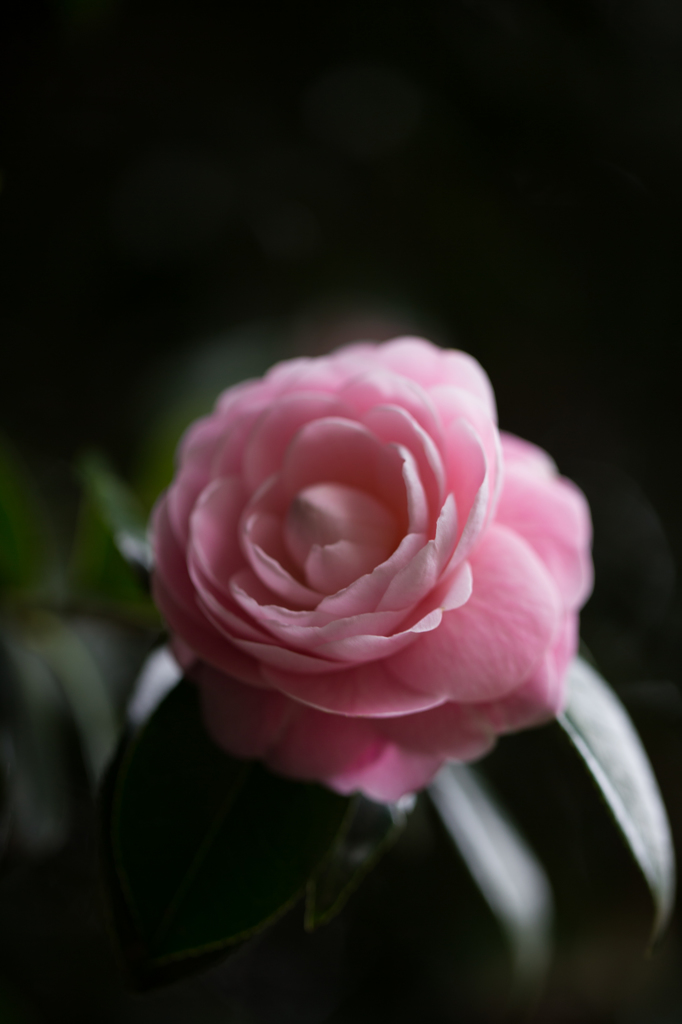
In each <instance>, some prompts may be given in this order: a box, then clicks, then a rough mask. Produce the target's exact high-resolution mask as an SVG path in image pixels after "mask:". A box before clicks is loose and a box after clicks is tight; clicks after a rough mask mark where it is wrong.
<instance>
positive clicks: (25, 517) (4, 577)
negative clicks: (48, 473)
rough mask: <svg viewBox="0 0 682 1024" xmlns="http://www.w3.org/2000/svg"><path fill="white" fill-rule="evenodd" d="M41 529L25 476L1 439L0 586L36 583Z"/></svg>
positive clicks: (41, 552)
mask: <svg viewBox="0 0 682 1024" xmlns="http://www.w3.org/2000/svg"><path fill="white" fill-rule="evenodd" d="M43 526H44V524H43V521H42V516H41V514H40V507H39V503H38V500H37V496H36V495H35V494H34V492H33V489H32V487H31V484H30V481H29V479H28V476H27V474H26V472H25V470H24V469H23V467H22V466H21V465H20V463H19V461H18V459H17V457H16V456H15V455H14V453H13V452H12V451H11V450H10V448H9V447H8V446H7V445H6V444H5V443H4V442H3V440H2V438H0V586H9V587H12V588H25V587H30V586H32V585H33V584H35V583H36V582H37V580H38V578H39V575H40V571H41V568H42V564H43V561H44V558H45V547H46V545H45V536H44V528H43Z"/></svg>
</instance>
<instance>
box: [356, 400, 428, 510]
mask: <svg viewBox="0 0 682 1024" xmlns="http://www.w3.org/2000/svg"><path fill="white" fill-rule="evenodd" d="M362 422H363V423H364V424H365V426H366V427H368V429H369V430H371V431H372V433H373V434H375V435H376V437H378V438H379V439H380V440H381V441H384V442H387V443H388V442H393V443H397V444H399V445H401V446H402V447H404V448H407V449H408V451H410V452H411V453H412V455H413V457H414V459H415V461H416V464H417V467H418V472H419V477H420V480H421V482H422V485H423V487H424V490H425V492H426V495H427V497H428V501H429V505H430V508H431V514H432V516H434V517H435V516H436V515H437V514H438V512H439V510H440V508H441V507H442V505H443V501H444V499H445V471H444V469H443V462H442V459H441V454H440V451H439V450H438V448H437V446H436V444H435V442H434V440H433V435H429V434H427V433H426V431H424V430H423V429H422V428H421V427H420V425H419V424H418V423H417V422H416V421H415V420H414V419H413V418H412V417H411V416H410V414H409V413H408V412H406V411H405V410H404V409H399V408H398V407H396V406H379V407H377V408H374V409H371V410H370V411H369V412H368V413H366V414H365V416H363V419H362ZM438 433H440V431H438Z"/></svg>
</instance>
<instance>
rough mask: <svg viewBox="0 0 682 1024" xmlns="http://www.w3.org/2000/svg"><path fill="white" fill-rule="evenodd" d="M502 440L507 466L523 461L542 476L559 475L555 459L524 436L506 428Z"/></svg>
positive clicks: (501, 432)
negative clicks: (510, 432)
mask: <svg viewBox="0 0 682 1024" xmlns="http://www.w3.org/2000/svg"><path fill="white" fill-rule="evenodd" d="M500 441H501V442H502V453H503V456H504V464H505V466H511V465H512V464H516V463H521V464H522V465H524V466H527V467H528V468H529V469H533V470H534V471H535V472H536V473H537V474H538V475H539V476H541V477H546V478H552V477H555V476H556V475H557V468H556V463H555V462H554V459H552V458H551V457H550V456H549V455H548V454H547V452H546V451H544V450H543V449H542V448H539V447H538V446H537V445H536V444H532V443H531V442H530V441H524V440H523V438H521V437H516V435H515V434H508V433H507V432H506V431H504V430H501V431H500Z"/></svg>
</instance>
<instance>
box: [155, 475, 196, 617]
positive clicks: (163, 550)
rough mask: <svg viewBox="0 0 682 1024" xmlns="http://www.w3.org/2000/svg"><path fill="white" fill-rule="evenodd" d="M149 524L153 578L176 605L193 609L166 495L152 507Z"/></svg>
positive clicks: (189, 585) (182, 553) (191, 588)
mask: <svg viewBox="0 0 682 1024" xmlns="http://www.w3.org/2000/svg"><path fill="white" fill-rule="evenodd" d="M151 521H152V529H151V537H152V549H153V551H154V574H153V575H154V577H155V578H157V577H158V578H161V579H163V580H164V581H165V583H166V586H167V588H168V589H169V590H170V591H171V592H172V593H173V594H174V595H175V599H176V602H178V603H179V604H181V605H184V606H185V607H187V608H189V609H194V604H195V592H194V586H193V585H192V581H191V579H190V577H189V573H188V571H187V562H186V560H185V553H184V550H183V548H182V546H181V544H180V541H179V540H178V537H177V536H176V534H175V531H174V530H173V527H172V524H171V521H170V515H169V509H168V496H167V494H166V495H162V497H161V498H160V499H159V501H158V502H157V504H156V506H155V507H154V511H153V512H152V520H151Z"/></svg>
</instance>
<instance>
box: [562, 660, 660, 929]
mask: <svg viewBox="0 0 682 1024" xmlns="http://www.w3.org/2000/svg"><path fill="white" fill-rule="evenodd" d="M559 723H560V725H561V726H562V728H563V729H564V730H565V731H566V733H567V735H568V737H569V738H570V740H571V741H572V743H573V745H574V746H575V748H576V750H577V751H578V753H579V754H580V756H581V757H582V758H583V760H584V762H585V764H586V765H587V767H588V769H589V770H590V772H591V773H592V776H593V778H594V780H595V782H596V783H597V785H598V786H599V789H600V790H601V792H602V794H603V796H604V799H605V800H606V804H607V806H608V808H609V810H610V811H611V813H612V814H613V817H614V818H615V820H616V823H617V825H618V827H619V828H620V830H621V832H622V834H623V836H624V838H625V841H626V842H627V844H628V846H629V848H630V850H631V852H632V855H633V857H634V859H635V861H636V862H637V864H638V865H639V867H640V869H641V871H642V873H643V875H644V877H645V879H646V881H647V883H648V885H649V889H650V890H651V895H652V897H653V900H654V907H655V916H654V925H653V932H652V941H654V940H655V939H656V938H657V937H658V936H659V935H660V933H661V931H662V930H663V929H664V928H665V926H666V924H667V922H668V920H669V918H670V914H671V912H672V909H673V905H674V900H675V853H674V848H673V843H672V837H671V833H670V824H669V822H668V816H667V814H666V811H665V807H664V805H663V799H662V797H661V793H660V790H659V788H658V783H657V782H656V778H655V776H654V773H653V769H652V767H651V764H650V762H649V759H648V757H647V755H646V752H645V750H644V747H643V746H642V741H641V740H640V738H639V736H638V734H637V732H636V730H635V728H634V726H633V724H632V722H631V721H630V718H629V716H628V714H627V712H626V710H625V708H624V707H623V705H622V704H621V703H620V701H619V700H618V698H617V697H616V695H615V693H614V692H613V690H612V689H611V688H610V687H609V686H608V684H607V683H606V682H605V681H604V679H602V677H601V676H600V675H599V673H598V672H597V671H596V670H595V669H594V668H592V666H591V665H588V663H587V662H586V661H585V660H584V659H583V658H580V657H578V658H574V659H573V661H572V663H571V665H570V667H569V671H568V702H567V705H566V709H565V711H564V712H563V713H562V714H561V715H559Z"/></svg>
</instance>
